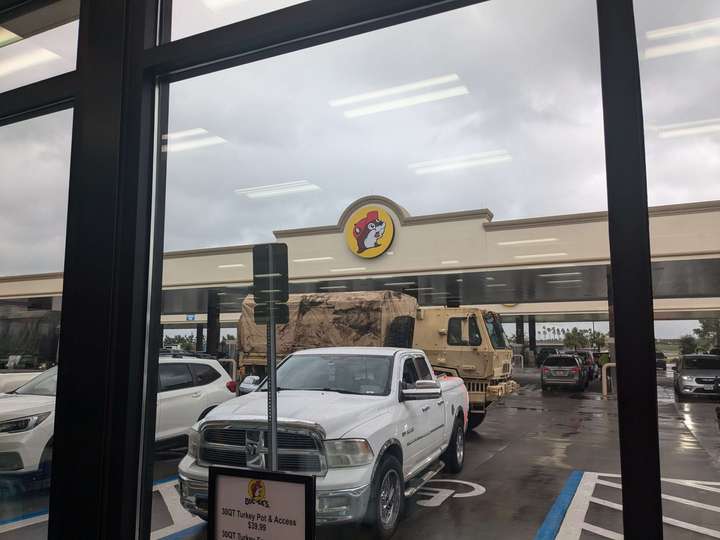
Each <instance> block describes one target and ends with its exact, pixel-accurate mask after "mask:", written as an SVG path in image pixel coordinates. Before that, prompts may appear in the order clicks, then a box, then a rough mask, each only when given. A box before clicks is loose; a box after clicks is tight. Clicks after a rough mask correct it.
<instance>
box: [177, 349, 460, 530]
mask: <svg viewBox="0 0 720 540" xmlns="http://www.w3.org/2000/svg"><path fill="white" fill-rule="evenodd" d="M277 384H278V388H279V391H278V418H279V420H278V441H279V452H280V453H279V455H280V459H279V469H280V470H282V471H285V472H291V473H296V474H306V475H313V476H315V477H316V482H317V484H316V485H317V491H316V496H317V501H316V508H317V513H316V519H317V522H318V523H319V524H329V523H350V522H359V521H365V522H366V523H368V524H370V525H371V526H373V527H374V529H375V531H376V532H377V535H378V536H379V537H381V538H389V537H390V536H391V535H392V534H393V532H394V531H395V529H396V527H397V524H398V520H399V518H400V516H401V515H402V508H403V505H404V496H403V494H405V496H409V495H411V494H413V493H415V492H416V491H417V490H418V489H419V488H420V487H421V486H422V484H423V483H424V482H426V481H427V480H429V479H430V478H431V477H432V476H433V475H434V474H435V473H437V472H438V471H439V470H441V469H442V466H443V463H444V466H445V467H446V468H447V469H448V471H449V472H452V473H456V472H459V471H460V470H461V469H462V466H463V461H464V457H465V450H464V448H465V430H466V426H467V415H468V404H469V398H468V393H467V390H466V388H465V385H464V384H463V381H462V379H460V378H459V377H446V376H444V377H440V378H436V377H435V375H434V374H433V371H432V369H431V366H430V362H428V359H427V357H426V356H425V353H423V352H422V351H420V350H417V349H403V348H385V347H337V348H325V349H310V350H305V351H299V352H295V353H292V354H291V355H290V356H288V357H287V358H286V359H285V360H284V362H283V363H282V364H281V365H280V366H279V367H278V372H277ZM266 391H267V388H266V386H265V384H263V385H262V386H261V387H260V388H259V389H258V390H256V391H255V392H252V393H250V394H248V395H245V396H242V397H238V398H236V399H233V400H231V401H229V402H227V403H225V404H223V405H221V406H220V407H217V408H216V409H215V410H213V411H212V412H211V413H210V414H209V415H208V416H207V417H206V418H205V419H204V420H202V421H201V422H199V423H198V424H196V425H195V426H194V427H193V430H192V432H191V435H190V443H189V446H188V454H187V456H185V458H183V460H182V461H181V462H180V466H179V476H180V494H181V500H182V504H183V506H184V507H185V508H187V509H188V510H189V511H190V512H192V513H193V514H196V515H198V516H200V517H202V518H204V519H206V518H207V512H208V506H207V501H208V499H207V497H208V492H207V490H208V467H210V466H226V467H228V466H229V467H241V468H250V469H264V468H265V466H266V459H267V455H268V448H267V445H266V440H267V439H266V431H267V394H266ZM440 459H441V460H442V462H443V463H441V462H440V461H438V460H440Z"/></svg>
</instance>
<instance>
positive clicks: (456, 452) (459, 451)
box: [440, 418, 465, 473]
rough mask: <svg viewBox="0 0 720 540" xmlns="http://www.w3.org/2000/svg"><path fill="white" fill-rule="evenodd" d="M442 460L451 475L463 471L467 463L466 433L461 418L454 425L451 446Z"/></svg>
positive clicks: (449, 445)
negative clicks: (464, 464)
mask: <svg viewBox="0 0 720 540" xmlns="http://www.w3.org/2000/svg"><path fill="white" fill-rule="evenodd" d="M440 459H442V461H443V463H445V466H446V467H447V469H448V471H450V472H451V473H459V472H460V471H462V468H463V463H465V431H464V430H463V425H462V420H461V419H460V418H457V419H456V420H455V423H454V424H453V429H452V433H451V434H450V444H448V447H447V448H446V449H445V452H443V455H442V457H441V458H440Z"/></svg>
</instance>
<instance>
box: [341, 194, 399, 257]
mask: <svg viewBox="0 0 720 540" xmlns="http://www.w3.org/2000/svg"><path fill="white" fill-rule="evenodd" d="M394 236H395V223H393V220H392V216H390V213H389V212H388V211H387V210H385V209H384V208H383V207H382V206H376V205H368V206H363V207H362V208H359V209H358V210H356V211H355V212H353V214H352V215H351V216H350V219H348V220H347V222H346V223H345V242H346V243H347V245H348V247H349V248H350V251H352V252H353V253H354V254H355V255H357V256H359V257H363V258H364V259H374V258H375V257H379V256H380V255H382V254H383V253H385V252H386V251H387V250H388V249H390V244H392V241H393V237H394Z"/></svg>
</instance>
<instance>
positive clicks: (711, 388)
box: [703, 385, 715, 392]
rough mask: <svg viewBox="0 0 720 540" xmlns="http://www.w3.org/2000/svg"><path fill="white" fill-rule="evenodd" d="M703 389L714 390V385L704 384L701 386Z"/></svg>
mask: <svg viewBox="0 0 720 540" xmlns="http://www.w3.org/2000/svg"><path fill="white" fill-rule="evenodd" d="M703 390H705V391H707V392H714V391H715V387H714V386H713V385H710V386H708V385H705V386H703Z"/></svg>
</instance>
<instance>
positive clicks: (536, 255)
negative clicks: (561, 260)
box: [515, 252, 567, 259]
mask: <svg viewBox="0 0 720 540" xmlns="http://www.w3.org/2000/svg"><path fill="white" fill-rule="evenodd" d="M545 257H567V253H563V252H558V253H533V254H531V255H515V258H516V259H542V258H545Z"/></svg>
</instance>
